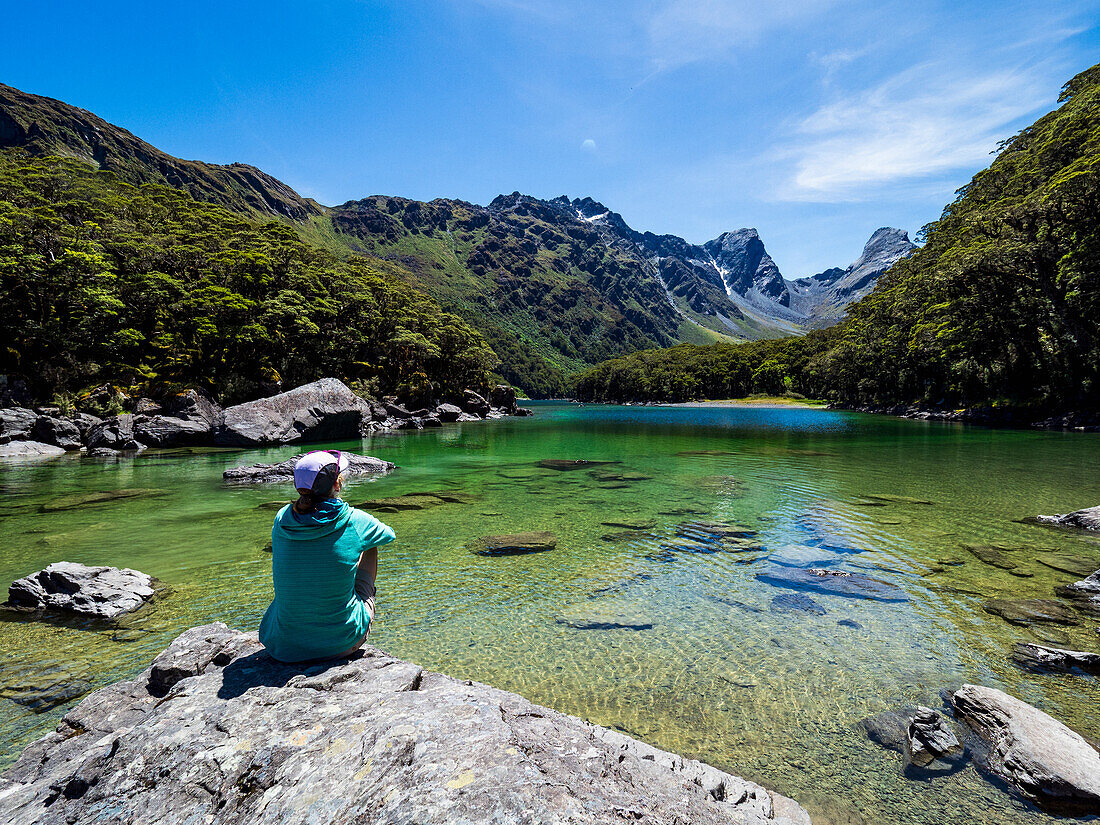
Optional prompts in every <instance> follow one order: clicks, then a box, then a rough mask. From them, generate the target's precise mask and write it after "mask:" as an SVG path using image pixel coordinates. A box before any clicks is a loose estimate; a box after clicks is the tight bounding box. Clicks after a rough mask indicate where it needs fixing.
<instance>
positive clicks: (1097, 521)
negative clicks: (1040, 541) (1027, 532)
mask: <svg viewBox="0 0 1100 825" xmlns="http://www.w3.org/2000/svg"><path fill="white" fill-rule="evenodd" d="M1035 520H1036V521H1037V522H1039V523H1040V524H1051V525H1053V526H1055V527H1071V528H1073V529H1076V530H1097V531H1100V505H1097V506H1096V507H1087V508H1085V509H1084V510H1075V511H1074V512H1072V513H1063V514H1062V515H1056V516H1036V517H1035Z"/></svg>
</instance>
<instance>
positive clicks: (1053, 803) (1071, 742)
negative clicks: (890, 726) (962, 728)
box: [952, 685, 1100, 815]
mask: <svg viewBox="0 0 1100 825" xmlns="http://www.w3.org/2000/svg"><path fill="white" fill-rule="evenodd" d="M952 704H953V705H954V707H955V711H956V713H957V714H958V716H959V718H960V719H961V720H962V721H964V722H965V723H966V724H967V725H969V726H970V728H971V729H972V730H973V731H974V732H975V733H976V734H977V735H978V736H979V737H980V738H981V739H983V740H984V741H985V742H986V744H987V745H988V747H989V754H988V756H987V757H986V758H985V759H983V760H982V762H981V766H982V767H983V768H984V769H985V770H987V771H988V772H990V773H992V774H993V775H995V776H997V777H1000V778H1001V779H1003V780H1005V781H1006V782H1008V783H1009V784H1010V785H1012V786H1013V787H1014V788H1016V790H1018V791H1019V792H1020V793H1021V794H1023V795H1024V796H1025V797H1027V798H1028V799H1030V800H1032V801H1033V802H1035V803H1037V804H1038V805H1039V806H1040V807H1041V808H1043V809H1044V810H1047V811H1051V812H1053V813H1059V814H1073V815H1090V814H1100V753H1097V752H1096V750H1095V749H1094V748H1093V747H1092V746H1091V745H1090V744H1089V743H1088V742H1087V741H1085V739H1084V738H1083V737H1081V736H1080V735H1078V734H1077V733H1075V732H1074V731H1072V730H1070V729H1069V728H1068V727H1066V726H1065V725H1063V724H1062V723H1061V722H1059V721H1058V720H1057V719H1054V718H1053V717H1051V716H1048V715H1047V714H1045V713H1043V712H1042V711H1041V710H1039V709H1038V708H1034V707H1032V706H1031V705H1029V704H1027V703H1026V702H1022V701H1020V700H1019V699H1016V698H1015V697H1013V696H1009V695H1008V694H1007V693H1004V692H1002V691H999V690H997V689H995V688H989V687H981V686H979V685H963V686H962V687H961V688H960V689H959V690H957V691H955V693H954V695H953V696H952Z"/></svg>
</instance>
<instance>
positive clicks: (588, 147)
mask: <svg viewBox="0 0 1100 825" xmlns="http://www.w3.org/2000/svg"><path fill="white" fill-rule="evenodd" d="M581 149H582V150H584V151H585V152H595V151H596V141H594V140H592V138H585V139H584V140H582V141H581Z"/></svg>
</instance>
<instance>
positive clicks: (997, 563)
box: [963, 544, 1018, 570]
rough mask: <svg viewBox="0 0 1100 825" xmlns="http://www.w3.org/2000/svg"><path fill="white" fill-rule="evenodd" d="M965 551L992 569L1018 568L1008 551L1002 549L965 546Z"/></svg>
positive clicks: (984, 546)
mask: <svg viewBox="0 0 1100 825" xmlns="http://www.w3.org/2000/svg"><path fill="white" fill-rule="evenodd" d="M963 549H965V550H966V551H967V552H968V553H970V555H972V556H974V558H976V559H978V561H980V562H982V563H983V564H988V565H989V566H990V567H999V568H1000V569H1001V570H1015V569H1016V567H1017V566H1018V565H1017V564H1016V562H1014V561H1012V559H1010V558H1009V557H1008V554H1007V551H1006V550H1005V549H1004V548H1002V547H993V546H991V545H973V544H964V545H963Z"/></svg>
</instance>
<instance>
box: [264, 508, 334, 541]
mask: <svg viewBox="0 0 1100 825" xmlns="http://www.w3.org/2000/svg"><path fill="white" fill-rule="evenodd" d="M350 519H351V507H350V506H349V505H348V503H347V502H346V501H342V500H341V499H338V498H330V499H328V500H327V501H322V502H321V503H320V504H318V505H317V509H315V510H314V511H313V512H312V513H306V514H305V515H302V514H301V513H295V512H294V505H293V504H288V505H287V506H286V507H284V508H283V509H282V510H280V511H279V513H278V515H277V516H275V526H274V528H273V529H272V534H273V535H274V534H275V533H279V534H280V535H281V537H282V538H284V539H287V540H289V541H312V540H314V539H320V538H324V537H325V536H327V535H329V534H330V533H335V532H337V531H338V530H342V529H344V525H346V524H347V523H348V521H349V520H350Z"/></svg>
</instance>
